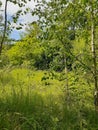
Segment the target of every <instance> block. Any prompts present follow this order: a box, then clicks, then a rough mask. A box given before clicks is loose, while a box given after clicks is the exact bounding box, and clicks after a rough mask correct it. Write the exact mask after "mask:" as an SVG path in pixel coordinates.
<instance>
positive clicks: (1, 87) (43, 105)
mask: <svg viewBox="0 0 98 130" xmlns="http://www.w3.org/2000/svg"><path fill="white" fill-rule="evenodd" d="M61 78H62V77H61V74H60V73H55V72H54V75H53V74H52V73H51V72H47V71H32V70H29V69H23V68H14V69H8V70H7V69H6V70H0V130H97V129H98V115H97V114H96V113H95V110H94V105H93V94H92V91H93V88H92V87H91V86H88V84H87V83H86V81H85V80H84V79H81V82H80V81H77V82H76V79H75V78H76V77H74V74H73V73H70V74H69V79H70V80H69V98H68V97H67V94H66V86H65V81H63V80H61ZM82 82H83V83H82Z"/></svg>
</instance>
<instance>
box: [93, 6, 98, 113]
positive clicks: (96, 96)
mask: <svg viewBox="0 0 98 130" xmlns="http://www.w3.org/2000/svg"><path fill="white" fill-rule="evenodd" d="M91 22H92V23H91V49H92V60H93V78H94V88H95V93H94V103H95V110H96V111H98V82H97V80H98V77H97V59H96V55H97V54H96V46H95V26H94V11H93V8H92V12H91Z"/></svg>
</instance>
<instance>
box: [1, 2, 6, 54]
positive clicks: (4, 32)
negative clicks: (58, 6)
mask: <svg viewBox="0 0 98 130" xmlns="http://www.w3.org/2000/svg"><path fill="white" fill-rule="evenodd" d="M4 12H5V20H4V31H3V36H2V40H1V42H0V55H1V53H2V47H3V43H4V40H5V35H6V30H7V0H6V1H5V9H4Z"/></svg>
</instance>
